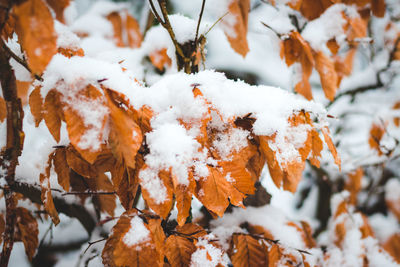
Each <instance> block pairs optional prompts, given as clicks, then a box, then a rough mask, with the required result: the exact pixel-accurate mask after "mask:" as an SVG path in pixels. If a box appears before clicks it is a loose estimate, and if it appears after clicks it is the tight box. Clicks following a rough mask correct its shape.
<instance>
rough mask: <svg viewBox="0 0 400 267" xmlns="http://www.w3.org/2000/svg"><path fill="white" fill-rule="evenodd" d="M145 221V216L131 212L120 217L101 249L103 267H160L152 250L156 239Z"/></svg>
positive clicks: (155, 250)
mask: <svg viewBox="0 0 400 267" xmlns="http://www.w3.org/2000/svg"><path fill="white" fill-rule="evenodd" d="M142 218H145V220H143V219H142ZM146 221H147V219H146V215H141V216H139V215H138V214H137V212H136V211H133V210H131V211H127V212H125V213H124V214H123V215H122V216H121V217H120V219H119V220H118V222H117V224H116V225H115V226H114V227H113V229H112V232H111V235H110V236H109V238H108V239H107V242H106V244H105V246H104V249H103V253H102V258H103V264H104V265H105V266H162V263H161V262H160V261H159V259H160V257H159V256H160V255H159V252H158V251H157V249H154V247H155V246H156V243H155V240H157V237H156V236H155V235H154V234H153V232H152V231H151V230H152V229H150V227H149V225H148V224H147V223H146ZM159 222H160V221H159ZM152 228H153V229H154V225H153V226H152ZM161 229H162V228H161ZM159 230H160V228H159Z"/></svg>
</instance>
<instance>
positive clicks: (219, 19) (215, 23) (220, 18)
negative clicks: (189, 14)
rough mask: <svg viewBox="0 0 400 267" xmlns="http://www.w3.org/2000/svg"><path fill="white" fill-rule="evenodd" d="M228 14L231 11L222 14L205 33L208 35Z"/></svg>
mask: <svg viewBox="0 0 400 267" xmlns="http://www.w3.org/2000/svg"><path fill="white" fill-rule="evenodd" d="M228 14H229V12H226V13H225V14H224V15H222V16H221V17H219V18H218V19H217V21H216V22H214V24H213V25H211V27H210V28H209V29H208V30H207V31H206V33H205V34H204V35H207V34H208V33H209V32H210V31H211V30H212V29H213V28H214V27H215V25H217V24H218V22H220V21H221V20H222V19H223V18H224V17H225V16H226V15H228Z"/></svg>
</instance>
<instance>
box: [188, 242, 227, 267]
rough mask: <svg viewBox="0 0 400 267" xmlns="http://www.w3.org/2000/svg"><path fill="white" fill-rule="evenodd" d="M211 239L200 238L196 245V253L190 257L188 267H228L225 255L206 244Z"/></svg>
mask: <svg viewBox="0 0 400 267" xmlns="http://www.w3.org/2000/svg"><path fill="white" fill-rule="evenodd" d="M207 238H208V239H212V236H211V237H209V236H208V237H206V238H201V239H199V240H198V241H197V243H196V247H197V249H196V251H195V252H193V254H192V256H191V262H190V267H214V266H228V262H229V260H228V257H227V255H226V254H225V253H224V252H223V251H222V250H221V249H219V248H217V247H215V246H213V245H212V244H210V243H209V242H208V240H207Z"/></svg>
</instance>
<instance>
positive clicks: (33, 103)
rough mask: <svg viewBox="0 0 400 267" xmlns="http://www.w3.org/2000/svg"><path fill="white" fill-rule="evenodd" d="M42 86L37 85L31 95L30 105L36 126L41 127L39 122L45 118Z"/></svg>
mask: <svg viewBox="0 0 400 267" xmlns="http://www.w3.org/2000/svg"><path fill="white" fill-rule="evenodd" d="M40 88H41V87H40V86H37V87H35V89H33V91H32V93H31V94H30V95H29V107H30V109H31V113H32V115H33V118H34V119H35V126H36V127H39V124H40V122H41V121H42V119H43V99H42V96H41V94H40Z"/></svg>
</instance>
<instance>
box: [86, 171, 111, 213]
mask: <svg viewBox="0 0 400 267" xmlns="http://www.w3.org/2000/svg"><path fill="white" fill-rule="evenodd" d="M87 183H88V185H89V188H90V190H91V191H93V192H110V193H112V192H113V191H114V186H113V184H112V183H111V181H110V179H109V178H108V177H107V175H105V174H104V173H99V174H98V175H97V177H95V178H93V179H89V180H87ZM115 198H116V197H115V194H110V195H105V194H104V195H102V194H98V195H94V196H93V202H94V203H95V205H96V206H98V208H99V210H100V211H101V212H107V213H108V214H109V215H110V216H114V210H115V208H116V203H115Z"/></svg>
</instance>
